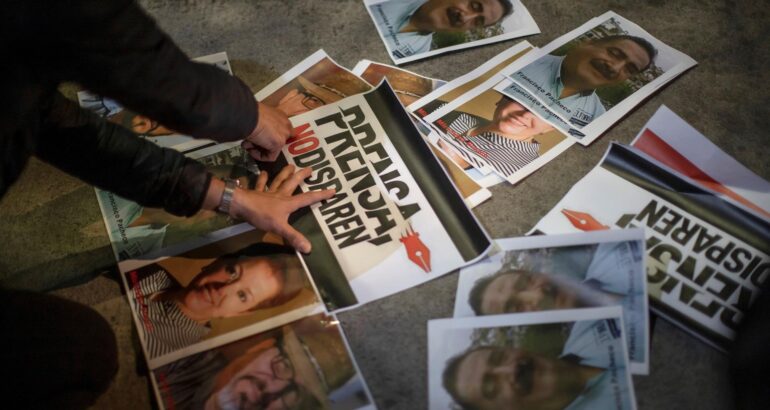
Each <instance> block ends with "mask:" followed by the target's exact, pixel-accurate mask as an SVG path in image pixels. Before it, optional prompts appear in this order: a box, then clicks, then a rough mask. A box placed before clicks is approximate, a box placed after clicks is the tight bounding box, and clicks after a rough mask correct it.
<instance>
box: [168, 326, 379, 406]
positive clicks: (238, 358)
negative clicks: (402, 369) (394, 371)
mask: <svg viewBox="0 0 770 410" xmlns="http://www.w3.org/2000/svg"><path fill="white" fill-rule="evenodd" d="M154 376H155V377H156V379H158V380H159V384H160V386H161V389H160V390H161V394H162V402H163V403H165V404H166V407H167V408H176V409H180V410H182V409H206V410H229V409H291V410H302V409H307V410H311V409H313V410H315V409H354V408H359V407H362V406H364V405H367V404H369V403H371V400H370V399H369V397H368V394H367V392H366V388H365V386H364V383H363V379H362V378H361V376H360V375H359V374H358V372H357V371H356V368H355V365H354V363H353V358H352V356H351V355H350V353H349V351H348V350H347V347H346V345H345V341H344V340H343V335H342V334H341V332H340V329H339V326H338V324H337V323H336V321H335V320H334V319H333V318H332V317H328V316H325V315H323V314H319V315H315V316H310V317H307V318H304V319H302V320H299V321H297V322H293V323H291V324H289V325H285V326H283V327H282V328H278V329H275V330H271V331H268V332H264V333H262V334H259V335H255V336H251V337H249V338H246V339H243V340H240V341H237V342H233V343H231V344H228V345H224V346H221V347H218V348H216V349H212V350H209V351H206V352H204V353H200V354H197V355H193V356H190V357H187V358H184V359H181V360H178V361H176V362H173V363H170V364H168V365H166V366H163V367H161V368H158V369H156V370H155V371H154Z"/></svg>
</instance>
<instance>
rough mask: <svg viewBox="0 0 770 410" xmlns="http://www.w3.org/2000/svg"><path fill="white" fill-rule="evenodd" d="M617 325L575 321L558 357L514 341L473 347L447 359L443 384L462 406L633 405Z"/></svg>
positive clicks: (483, 409)
mask: <svg viewBox="0 0 770 410" xmlns="http://www.w3.org/2000/svg"><path fill="white" fill-rule="evenodd" d="M535 326H537V325H535ZM522 327H524V326H522ZM616 329H617V321H615V320H614V319H607V320H584V321H578V322H575V323H574V324H573V325H572V327H571V329H570V331H569V336H568V338H567V340H566V342H565V343H564V345H563V349H562V352H561V354H560V355H558V356H554V355H550V354H546V353H542V352H538V351H536V350H535V349H532V348H528V347H523V346H517V345H516V344H515V343H513V344H511V343H503V344H497V345H483V344H482V345H477V346H471V347H469V348H468V349H466V350H465V351H463V352H461V353H460V354H457V355H455V356H454V357H452V358H450V359H449V360H448V361H447V362H446V364H445V366H444V370H443V373H442V376H443V377H442V385H443V388H444V389H445V390H446V392H447V393H448V394H449V395H450V396H451V398H452V399H453V400H454V402H455V403H456V404H457V405H459V406H460V407H461V408H463V409H475V410H487V409H489V410H492V409H516V410H534V409H537V410H559V409H570V410H577V409H586V410H588V409H618V410H622V409H630V408H632V399H631V397H632V396H631V393H630V391H629V390H630V388H629V384H628V378H627V373H626V372H627V370H626V366H625V362H624V359H623V358H622V355H623V354H622V344H621V340H622V339H621V337H620V334H619V333H618V332H616V331H615V330H616ZM525 331H526V330H525Z"/></svg>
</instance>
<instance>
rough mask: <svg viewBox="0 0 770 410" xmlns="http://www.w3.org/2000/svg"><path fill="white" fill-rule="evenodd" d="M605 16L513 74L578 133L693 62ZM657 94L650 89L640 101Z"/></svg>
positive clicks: (630, 25) (626, 23)
mask: <svg viewBox="0 0 770 410" xmlns="http://www.w3.org/2000/svg"><path fill="white" fill-rule="evenodd" d="M605 16H606V17H607V18H606V19H605V20H603V21H601V22H600V23H599V24H596V25H594V26H593V27H591V28H590V29H588V30H584V29H582V28H581V29H582V30H583V31H580V30H581V29H577V30H575V31H579V32H578V33H575V35H572V33H569V34H567V35H565V36H563V37H562V38H560V39H557V40H556V41H554V42H552V43H551V44H549V45H548V46H546V47H544V48H543V53H545V54H544V55H543V56H541V57H540V58H538V59H537V60H535V61H534V62H532V63H530V64H528V65H527V66H525V67H524V68H522V69H521V70H519V71H517V72H515V73H513V75H512V76H511V78H512V79H513V80H514V81H515V82H516V83H517V84H519V85H520V86H521V87H522V88H524V89H525V90H526V91H527V92H529V93H531V94H532V95H533V96H534V97H535V98H537V99H538V100H539V101H540V102H541V103H542V104H543V105H544V106H545V108H546V109H548V110H550V111H552V112H553V113H554V114H555V115H558V116H559V117H561V118H562V119H563V120H564V121H567V122H568V123H569V124H570V125H571V126H572V127H575V128H578V129H580V128H582V127H584V126H587V125H588V124H590V123H591V122H592V121H594V120H596V119H597V118H599V117H601V116H602V115H603V114H604V113H605V112H607V111H609V110H611V109H612V108H613V107H615V106H617V105H618V104H619V103H621V102H623V101H624V100H626V99H628V98H629V97H630V96H632V95H634V94H637V93H638V92H639V91H640V90H643V89H644V88H645V86H646V85H648V84H650V83H652V82H653V81H655V80H656V79H658V78H661V77H663V76H664V74H666V73H668V74H669V76H668V77H667V80H670V79H672V78H673V77H674V76H676V75H678V74H680V73H681V72H683V71H684V70H685V69H687V68H689V67H690V66H692V65H693V64H694V61H692V59H690V58H689V57H687V56H686V55H684V54H682V53H680V52H678V51H677V50H674V49H673V48H671V47H669V46H667V45H666V44H664V43H662V42H661V41H659V40H658V39H656V38H655V37H653V36H652V35H650V34H649V33H647V32H646V31H644V30H643V29H642V28H641V27H639V26H637V25H636V24H634V23H632V22H630V21H628V20H626V19H624V18H622V17H620V16H619V15H617V14H614V13H611V12H610V13H607V14H605ZM568 36H571V37H570V38H568V39H564V37H568ZM654 91H655V87H652V88H650V87H648V88H647V89H646V93H645V94H643V95H639V96H638V100H639V102H641V100H642V99H643V98H644V97H645V96H647V95H649V94H650V93H652V92H654ZM525 103H526V102H525ZM629 108H630V107H629Z"/></svg>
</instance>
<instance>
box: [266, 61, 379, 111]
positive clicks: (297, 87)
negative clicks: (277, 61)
mask: <svg viewBox="0 0 770 410" xmlns="http://www.w3.org/2000/svg"><path fill="white" fill-rule="evenodd" d="M371 88H372V87H371V86H370V85H369V84H367V83H366V81H363V80H361V79H360V78H358V77H357V76H355V75H354V74H353V73H351V72H350V71H348V70H346V69H344V68H342V67H340V66H338V65H337V64H335V63H334V62H333V61H332V60H331V59H329V58H328V57H325V58H322V59H321V60H319V61H318V62H316V63H315V64H313V65H312V66H310V67H308V68H307V69H306V70H304V71H303V72H302V73H301V74H300V75H298V76H296V77H295V78H293V79H291V80H290V81H288V82H287V83H286V84H284V85H283V86H281V87H280V88H278V89H277V90H276V91H274V92H273V93H271V94H270V95H268V96H266V97H265V98H263V99H262V100H261V102H262V103H263V104H266V105H269V106H271V107H275V108H277V109H278V110H280V111H282V112H283V113H284V114H286V115H287V116H289V117H292V116H295V115H298V114H302V113H305V112H308V111H310V110H312V109H315V108H318V107H321V106H324V105H326V104H329V103H333V102H335V101H339V100H341V99H343V98H345V97H349V96H351V95H355V94H360V93H362V92H366V91H369V90H370V89H371Z"/></svg>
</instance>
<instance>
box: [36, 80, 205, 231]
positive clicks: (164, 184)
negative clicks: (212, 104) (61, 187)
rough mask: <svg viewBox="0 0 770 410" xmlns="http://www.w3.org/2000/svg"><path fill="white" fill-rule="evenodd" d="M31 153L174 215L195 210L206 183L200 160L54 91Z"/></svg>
mask: <svg viewBox="0 0 770 410" xmlns="http://www.w3.org/2000/svg"><path fill="white" fill-rule="evenodd" d="M35 154H36V155H37V156H38V157H39V158H40V159H42V160H43V161H46V162H48V163H50V164H51V165H53V166H55V167H57V168H59V169H61V170H62V171H65V172H67V173H69V174H72V175H74V176H76V177H78V178H80V179H82V180H83V181H85V182H87V183H89V184H92V185H95V186H97V187H99V188H102V189H107V190H109V191H112V192H114V193H116V194H118V195H120V196H122V197H124V198H129V199H131V200H133V201H136V202H138V203H139V204H141V205H143V206H148V207H155V208H163V209H165V210H166V211H168V212H169V213H172V214H174V215H179V216H191V215H193V214H195V213H196V212H197V211H198V210H200V207H201V205H202V204H203V199H204V198H205V196H206V191H207V190H208V186H209V183H210V182H211V174H209V173H208V172H207V171H206V168H205V167H204V166H203V164H201V163H199V162H197V161H195V160H192V159H190V158H187V157H185V156H184V155H182V154H180V153H179V152H177V151H174V150H172V149H168V148H161V147H159V146H157V145H155V144H153V143H151V142H149V141H147V140H144V139H141V138H139V137H137V136H136V135H134V134H133V133H131V132H130V131H128V130H127V129H125V128H123V127H120V126H118V125H115V124H113V123H110V122H107V121H104V120H103V119H101V118H99V117H98V116H97V115H95V114H94V113H91V112H89V111H86V110H84V109H82V108H80V107H79V106H78V105H77V104H76V103H75V102H73V101H71V100H68V99H66V98H65V97H64V96H62V95H61V94H58V93H57V94H56V95H55V96H54V98H53V100H52V103H51V108H50V111H49V112H48V115H47V117H46V120H45V122H44V123H43V124H42V127H41V132H40V134H39V139H38V144H37V149H36V152H35Z"/></svg>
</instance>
